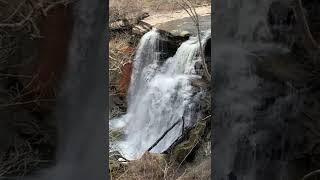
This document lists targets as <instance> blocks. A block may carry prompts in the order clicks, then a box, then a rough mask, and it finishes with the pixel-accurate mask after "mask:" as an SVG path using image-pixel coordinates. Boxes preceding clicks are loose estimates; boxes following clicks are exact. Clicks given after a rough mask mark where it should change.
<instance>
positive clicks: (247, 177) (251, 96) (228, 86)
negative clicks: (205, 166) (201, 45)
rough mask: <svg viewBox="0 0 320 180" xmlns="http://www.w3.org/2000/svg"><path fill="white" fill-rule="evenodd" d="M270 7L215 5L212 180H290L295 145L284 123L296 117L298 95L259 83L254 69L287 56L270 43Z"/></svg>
mask: <svg viewBox="0 0 320 180" xmlns="http://www.w3.org/2000/svg"><path fill="white" fill-rule="evenodd" d="M272 2H273V1H266V0H262V1H256V0H247V1H221V2H219V4H218V2H217V4H216V6H217V7H216V8H217V9H218V10H219V11H218V12H217V17H216V18H217V24H219V26H217V27H216V31H215V33H216V34H217V36H216V37H217V38H216V39H215V43H214V48H215V50H214V58H213V59H214V63H213V71H214V75H215V80H214V81H215V82H214V84H215V87H214V89H215V91H214V104H215V108H214V112H213V114H214V115H215V118H214V125H213V127H214V130H213V132H214V140H215V142H214V143H215V145H214V148H213V154H216V156H214V158H213V159H214V160H213V161H214V165H213V169H214V170H215V173H214V179H219V180H220V179H221V180H222V179H223V180H240V179H241V180H242V179H243V180H258V179H259V180H269V179H273V180H288V179H291V178H289V174H290V173H289V169H288V167H289V166H288V162H289V160H288V159H289V158H288V157H289V155H288V152H290V151H289V150H288V149H289V148H290V147H295V146H297V145H295V144H294V142H296V141H293V142H289V141H288V131H289V129H290V128H289V126H288V119H290V118H291V119H292V118H294V117H295V116H296V115H297V114H296V112H298V109H299V98H298V97H299V96H298V94H297V93H296V92H295V91H293V90H292V89H291V88H290V87H289V86H286V85H285V84H281V83H279V82H274V81H270V80H268V79H263V78H262V77H261V76H260V75H258V72H259V69H257V68H256V67H257V65H258V64H259V63H262V62H264V63H268V62H265V61H266V60H265V59H264V58H263V57H261V56H260V55H271V54H281V55H283V54H286V53H288V52H290V50H289V49H288V48H286V47H283V46H282V45H281V46H280V45H279V44H277V43H274V42H273V41H272V35H271V34H270V31H269V28H268V24H267V19H268V16H267V15H268V10H269V7H270V4H271V3H272ZM220 25H221V26H220ZM261 66H262V65H261ZM261 68H263V67H261ZM291 123H292V122H291ZM292 139H293V138H292ZM289 143H292V144H290V145H289Z"/></svg>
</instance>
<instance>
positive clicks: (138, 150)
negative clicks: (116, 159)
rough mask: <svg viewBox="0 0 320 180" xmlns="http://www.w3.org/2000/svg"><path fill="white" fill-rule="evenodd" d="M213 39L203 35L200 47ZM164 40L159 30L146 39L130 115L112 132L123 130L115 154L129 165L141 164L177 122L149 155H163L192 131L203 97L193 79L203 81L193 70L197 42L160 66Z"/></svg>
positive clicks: (190, 42)
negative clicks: (186, 131) (185, 132)
mask: <svg viewBox="0 0 320 180" xmlns="http://www.w3.org/2000/svg"><path fill="white" fill-rule="evenodd" d="M210 36H211V33H210V31H208V32H205V33H203V37H202V41H203V43H202V44H204V42H205V41H207V40H208V38H210ZM161 38H163V37H161V35H160V34H159V33H158V32H157V30H156V29H153V30H152V31H150V32H148V33H146V34H145V35H144V36H143V37H142V39H141V41H140V44H139V48H138V51H137V53H136V56H135V59H134V69H133V73H132V77H131V84H130V88H129V97H128V110H127V113H126V114H125V115H124V116H122V117H120V118H116V119H113V120H111V121H110V128H111V129H115V128H120V129H122V130H123V131H124V135H125V137H124V139H123V140H120V141H119V142H116V143H115V144H112V148H113V149H115V150H118V151H119V152H120V153H121V154H122V155H123V156H124V157H126V158H127V159H136V158H139V157H140V156H141V155H142V154H143V153H144V152H145V151H146V150H148V148H150V147H151V146H152V145H153V144H154V143H155V142H156V141H157V140H158V139H159V138H160V136H161V135H162V134H163V133H164V132H165V131H167V130H168V129H169V128H170V127H171V126H172V125H173V124H174V123H176V122H177V121H179V123H178V124H177V125H175V126H174V128H173V129H172V130H170V131H169V132H168V134H166V135H165V136H164V138H163V139H161V141H160V142H159V143H158V144H157V145H156V146H155V147H154V148H152V150H151V152H158V153H160V152H163V151H165V150H166V149H168V148H169V147H170V145H171V144H172V143H173V142H175V141H176V140H177V139H178V138H179V137H180V136H181V134H182V131H183V128H188V127H190V126H192V125H194V123H195V121H196V119H197V118H195V117H196V116H195V115H196V114H197V113H198V112H196V111H195V109H196V106H197V100H198V99H199V96H201V95H202V94H203V92H201V91H200V92H199V91H196V90H195V89H194V87H193V86H192V85H191V79H200V78H201V76H199V75H198V74H197V73H196V71H195V68H194V67H195V63H196V62H198V61H200V56H199V49H200V48H199V42H198V41H197V38H196V37H190V39H189V40H188V41H186V42H184V43H182V44H181V46H180V47H179V48H178V50H177V52H176V54H175V55H174V56H173V57H171V58H168V59H167V60H166V61H165V62H163V63H161V62H160V61H159V60H160V58H159V57H160V53H161V50H159V40H160V39H161ZM182 117H183V119H184V121H182Z"/></svg>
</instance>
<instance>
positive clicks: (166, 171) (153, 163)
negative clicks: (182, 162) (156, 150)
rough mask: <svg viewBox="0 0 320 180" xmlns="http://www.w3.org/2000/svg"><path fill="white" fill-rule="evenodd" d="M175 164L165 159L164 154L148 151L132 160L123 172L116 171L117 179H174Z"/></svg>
mask: <svg viewBox="0 0 320 180" xmlns="http://www.w3.org/2000/svg"><path fill="white" fill-rule="evenodd" d="M174 172H175V165H174V164H172V163H169V162H167V161H166V160H165V158H164V157H163V155H160V154H152V153H149V152H146V153H145V154H144V155H143V156H142V158H141V159H139V160H135V161H131V162H129V163H128V164H127V165H126V168H125V170H124V171H123V172H121V171H120V172H118V173H116V172H114V173H113V178H112V179H117V180H150V179H152V180H174V179H177V178H176V175H175V173H174Z"/></svg>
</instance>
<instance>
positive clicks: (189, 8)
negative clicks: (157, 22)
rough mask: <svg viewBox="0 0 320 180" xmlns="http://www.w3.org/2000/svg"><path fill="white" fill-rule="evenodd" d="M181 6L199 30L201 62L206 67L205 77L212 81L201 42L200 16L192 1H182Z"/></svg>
mask: <svg viewBox="0 0 320 180" xmlns="http://www.w3.org/2000/svg"><path fill="white" fill-rule="evenodd" d="M178 4H179V6H181V8H182V9H183V10H184V11H186V12H187V13H188V15H189V16H190V18H191V19H192V21H193V23H194V25H195V26H196V29H197V36H198V41H199V48H200V57H201V62H202V65H203V67H204V71H205V77H206V79H207V80H208V81H210V80H211V75H210V73H209V71H208V67H207V64H206V58H205V55H204V51H203V47H202V42H201V36H200V33H201V31H200V20H199V15H198V13H197V11H196V9H195V7H194V5H193V4H192V2H191V1H190V0H181V1H179V2H178Z"/></svg>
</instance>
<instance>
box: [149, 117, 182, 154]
mask: <svg viewBox="0 0 320 180" xmlns="http://www.w3.org/2000/svg"><path fill="white" fill-rule="evenodd" d="M182 120H183V121H184V119H183V117H182ZM180 121H181V119H179V120H178V121H177V122H175V123H174V124H172V126H171V127H170V128H169V129H167V130H166V131H165V132H164V133H163V134H162V136H161V137H160V138H159V139H158V140H157V141H156V142H155V143H153V145H152V146H151V147H150V148H149V149H148V151H151V150H152V149H153V148H154V147H155V146H156V145H157V144H158V143H159V142H160V141H161V140H162V139H163V138H164V137H165V136H166V135H167V134H168V132H169V131H171V130H172V129H173V128H174V127H175V126H176V125H177V124H178V123H179V122H180Z"/></svg>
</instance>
